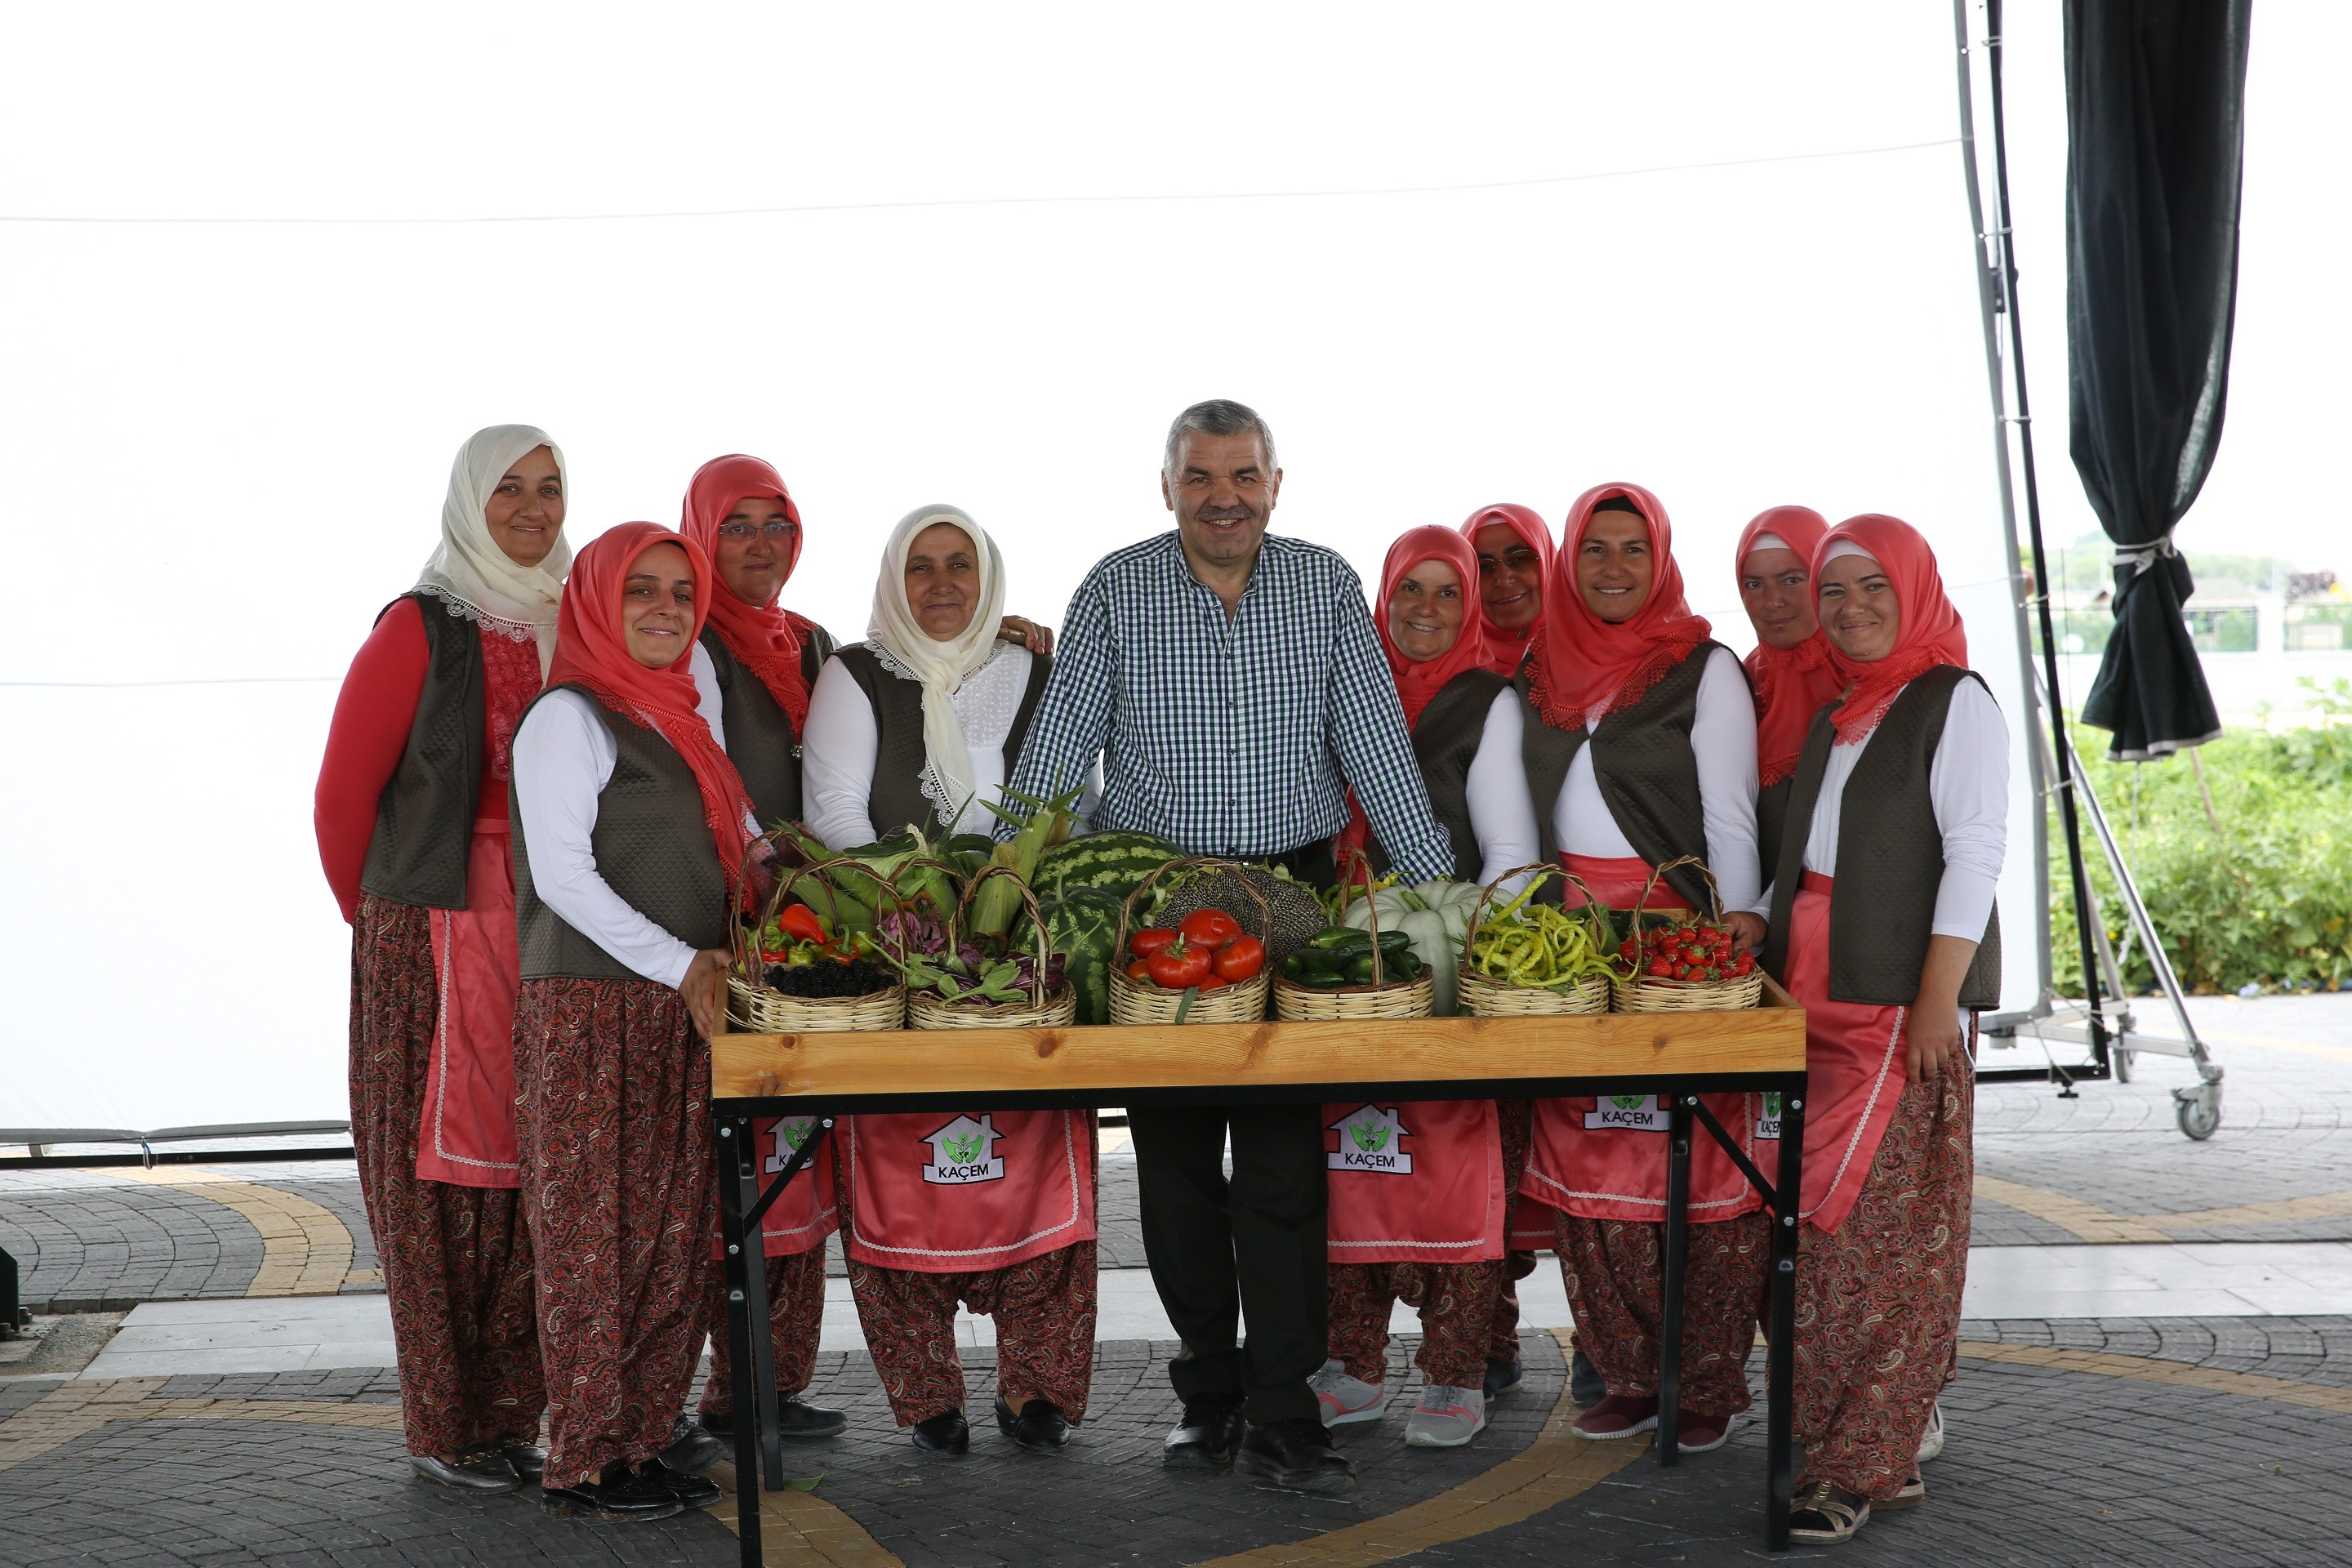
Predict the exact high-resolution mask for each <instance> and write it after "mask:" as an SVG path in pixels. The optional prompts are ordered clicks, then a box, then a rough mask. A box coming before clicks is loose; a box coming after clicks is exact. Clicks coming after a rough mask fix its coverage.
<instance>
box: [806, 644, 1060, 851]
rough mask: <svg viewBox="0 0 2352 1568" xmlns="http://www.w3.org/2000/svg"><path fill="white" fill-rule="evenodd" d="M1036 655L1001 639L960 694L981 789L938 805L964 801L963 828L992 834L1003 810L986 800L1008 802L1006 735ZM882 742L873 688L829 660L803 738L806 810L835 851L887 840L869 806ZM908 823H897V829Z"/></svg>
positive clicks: (957, 825)
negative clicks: (968, 798)
mask: <svg viewBox="0 0 2352 1568" xmlns="http://www.w3.org/2000/svg"><path fill="white" fill-rule="evenodd" d="M876 657H877V658H879V659H880V660H881V663H882V668H884V669H885V670H886V671H890V672H891V673H893V674H896V673H897V671H895V670H894V669H892V666H891V660H890V657H889V656H888V655H887V654H886V653H882V652H881V651H880V650H879V649H877V650H876ZM1030 659H1031V655H1030V652H1029V650H1028V649H1027V648H1025V647H1021V646H1020V645H1018V644H1016V643H1009V642H1000V643H998V644H997V645H996V651H995V652H994V653H993V654H992V655H990V656H989V660H988V662H987V663H986V664H984V665H982V667H981V668H980V670H979V672H978V673H977V674H975V675H974V676H972V678H971V679H969V680H967V681H965V682H964V683H963V685H962V687H961V689H959V690H958V691H957V692H956V694H955V699H954V702H955V710H956V717H957V718H958V719H959V720H961V721H962V723H963V741H964V744H965V745H966V746H968V747H970V748H971V779H972V784H973V786H974V792H973V795H972V799H971V804H969V805H965V804H964V803H963V802H961V801H950V802H946V803H941V802H938V801H933V802H932V805H934V806H935V807H937V808H938V809H939V810H940V814H941V815H942V816H944V815H945V814H946V812H947V811H948V810H950V809H952V808H953V807H955V806H958V805H961V806H963V810H962V812H961V815H960V816H957V818H956V820H955V822H954V824H953V831H955V832H957V833H986V832H987V831H988V830H989V829H990V828H992V827H993V826H996V814H995V813H993V812H992V811H990V810H989V809H988V807H987V806H985V805H982V804H981V803H982V801H989V800H993V801H998V802H1002V801H1003V791H1004V738H1005V736H1007V735H1009V734H1011V733H1012V732H1013V717H1014V715H1016V714H1017V713H1019V712H1020V710H1021V697H1022V694H1023V693H1024V692H1025V691H1026V690H1028V689H1029V665H1030ZM902 679H904V678H903V677H902ZM880 742H881V732H880V731H879V730H877V728H876V725H875V722H874V705H873V704H872V703H870V702H868V701H867V700H866V690H865V688H863V687H861V686H859V685H858V684H857V678H856V677H855V676H853V675H851V674H850V673H849V670H848V668H847V667H846V666H845V665H844V664H843V663H842V662H841V660H840V659H839V658H829V659H827V660H825V663H824V668H823V669H822V670H820V671H818V672H817V678H816V686H815V688H814V689H812V690H811V691H810V693H809V710H808V727H807V729H806V730H805V731H803V734H802V736H801V810H802V813H803V816H805V817H806V818H807V820H808V827H809V831H810V832H812V833H814V834H815V835H816V836H817V837H819V838H821V839H823V840H824V842H825V845H826V846H827V847H830V848H834V849H846V848H850V847H853V846H856V845H859V844H871V843H873V842H874V841H875V840H876V839H877V838H879V837H882V835H881V834H880V833H879V832H877V831H876V827H875V823H874V819H873V817H872V816H871V815H870V814H869V812H868V810H867V805H868V800H869V797H870V796H871V795H872V793H873V789H874V759H875V752H876V749H877V746H878V745H879V744H880ZM900 826H903V825H902V824H898V823H893V824H891V826H890V831H891V832H894V833H895V832H897V831H898V828H899V827H900Z"/></svg>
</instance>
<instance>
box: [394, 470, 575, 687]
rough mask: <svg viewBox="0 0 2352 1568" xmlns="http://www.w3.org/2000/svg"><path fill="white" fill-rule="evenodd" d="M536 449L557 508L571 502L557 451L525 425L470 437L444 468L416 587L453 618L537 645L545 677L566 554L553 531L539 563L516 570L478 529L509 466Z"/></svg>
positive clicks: (568, 561)
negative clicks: (550, 460) (437, 529)
mask: <svg viewBox="0 0 2352 1568" xmlns="http://www.w3.org/2000/svg"><path fill="white" fill-rule="evenodd" d="M536 447H546V448H547V449H548V450H549V451H550V452H551V453H553V454H554V456H555V471H556V474H557V475H558V477H560V478H562V479H563V481H564V500H566V502H567V503H568V502H569V501H570V500H571V494H572V487H571V476H570V475H569V474H568V473H567V472H566V470H565V468H564V467H563V448H562V447H559V446H557V445H556V444H555V443H554V442H553V441H551V440H550V439H549V438H548V435H547V432H546V431H544V430H541V429H536V428H534V427H533V426H529V425H493V426H490V427H489V428H488V429H487V430H477V431H475V432H474V434H473V435H472V436H471V437H468V438H467V442H466V444H465V445H464V446H462V447H458V448H457V461H456V462H455V463H453V464H451V465H450V468H449V493H448V496H447V497H446V499H445V500H443V501H442V502H441V543H440V546H439V548H437V549H436V550H435V551H434V552H433V559H431V560H430V561H427V562H426V563H425V572H424V574H423V575H421V576H419V577H418V578H417V579H416V586H417V588H418V590H419V591H420V592H423V593H426V594H432V595H437V596H438V597H439V598H440V599H441V600H442V601H443V603H445V604H446V605H448V607H449V613H450V614H451V615H453V616H466V617H467V618H468V619H471V620H483V621H492V622H495V623H497V624H498V625H499V628H500V629H501V630H503V631H505V632H506V633H507V635H509V637H513V638H514V639H515V640H516V641H517V642H520V641H521V640H522V639H523V638H524V637H536V638H537V639H538V641H539V670H540V673H541V675H545V674H546V673H547V667H548V662H549V661H550V660H551V659H552V658H554V657H555V614H556V610H557V609H558V607H559V606H561V605H562V603H563V574H564V573H565V572H566V571H567V570H569V569H570V567H571V565H572V546H571V545H569V544H567V543H566V542H564V539H563V534H562V531H561V530H558V531H557V532H556V535H555V543H554V545H553V547H552V548H551V549H550V550H549V551H548V552H547V558H546V559H545V560H544V561H541V563H539V564H538V565H536V566H518V565H516V564H515V563H514V561H513V559H512V558H511V557H509V555H508V554H507V552H505V551H503V550H501V549H499V542H498V541H497V540H496V539H494V538H492V537H491V535H490V525H489V524H488V522H487V521H483V517H482V511H483V508H484V507H485V506H486V505H487V504H488V501H489V499H490V493H491V492H492V491H493V490H495V489H498V488H499V480H500V479H504V478H505V477H506V471H507V470H508V469H509V468H512V467H514V464H515V459H517V458H520V457H522V456H523V455H524V454H526V453H528V452H530V451H531V450H532V449H534V448H536Z"/></svg>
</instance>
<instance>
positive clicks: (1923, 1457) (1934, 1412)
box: [1919, 1399, 1944, 1465]
mask: <svg viewBox="0 0 2352 1568" xmlns="http://www.w3.org/2000/svg"><path fill="white" fill-rule="evenodd" d="M1943 1451H1944V1402H1943V1401H1942V1400H1940V1399H1938V1400H1937V1401H1936V1403H1935V1404H1933V1405H1929V1406H1928V1407H1927V1435H1926V1436H1923V1437H1921V1438H1920V1439H1919V1463H1921V1464H1923V1465H1924V1464H1926V1463H1927V1461H1928V1460H1930V1459H1932V1458H1935V1457H1936V1456H1937V1455H1938V1454H1940V1453H1942V1452H1943Z"/></svg>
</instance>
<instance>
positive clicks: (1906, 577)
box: [572, 512, 1969, 742]
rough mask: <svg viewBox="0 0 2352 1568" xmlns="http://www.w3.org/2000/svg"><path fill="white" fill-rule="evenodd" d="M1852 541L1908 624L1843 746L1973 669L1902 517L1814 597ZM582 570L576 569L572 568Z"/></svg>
mask: <svg viewBox="0 0 2352 1568" xmlns="http://www.w3.org/2000/svg"><path fill="white" fill-rule="evenodd" d="M1841 539H1848V540H1852V541H1853V542H1854V543H1855V544H1857V545H1859V546H1861V548H1862V552H1863V553H1864V554H1865V555H1867V556H1869V557H1870V558H1871V559H1872V560H1873V561H1875V562H1877V563H1878V564H1879V565H1880V566H1881V567H1882V568H1884V569H1885V573H1886V579H1887V581H1888V582H1889V583H1890V584H1893V585H1894V588H1895V603H1896V604H1898V605H1902V606H1903V625H1902V626H1901V628H1900V629H1898V630H1897V631H1896V633H1895V648H1894V651H1893V652H1891V653H1889V654H1888V655H1887V656H1886V657H1885V658H1881V659H1873V660H1870V661H1868V662H1864V661H1863V660H1861V659H1853V658H1847V657H1846V656H1845V655H1844V654H1842V653H1840V652H1839V651H1838V650H1837V645H1836V644H1834V643H1832V644H1831V645H1830V668H1832V669H1834V670H1836V671H1837V675H1838V679H1840V680H1842V681H1851V682H1853V690H1852V691H1850V692H1848V693H1847V694H1846V700H1845V705H1844V706H1843V707H1842V708H1840V709H1839V710H1837V711H1836V712H1835V713H1834V714H1832V716H1831V721H1832V723H1834V724H1835V725H1836V726H1837V738H1838V739H1839V740H1840V741H1841V742H1847V741H1857V740H1860V739H1861V738H1862V737H1863V736H1864V735H1867V734H1868V733H1870V731H1871V729H1872V727H1873V726H1874V725H1875V724H1876V723H1877V722H1878V721H1879V720H1880V719H1881V718H1882V717H1883V716H1884V715H1885V712H1886V710H1887V706H1888V705H1889V704H1890V703H1892V702H1893V701H1894V700H1895V699H1896V698H1897V697H1899V696H1901V695H1902V694H1903V689H1904V688H1905V687H1906V686H1908V685H1910V684H1911V683H1912V682H1913V681H1915V680H1916V679H1919V678H1920V677H1921V676H1923V675H1925V674H1927V672H1928V671H1929V670H1931V669H1933V668H1936V667H1937V665H1939V664H1953V665H1958V666H1959V667H1960V668H1963V669H1965V668H1968V663H1969V634H1968V631H1967V628H1966V627H1964V626H1961V624H1960V612H1959V611H1958V610H1956V609H1954V608H1953V607H1952V601H1951V600H1950V599H1949V598H1948V596H1946V595H1945V593H1944V577H1943V574H1942V573H1940V572H1938V571H1937V569H1936V552H1934V551H1933V550H1931V549H1929V548H1928V547H1927V541H1926V540H1925V539H1922V538H1921V537H1920V536H1919V531H1918V530H1917V529H1916V528H1914V527H1912V526H1911V525H1910V524H1909V523H1907V522H1905V521H1903V520H1902V519H1901V518H1898V517H1885V516H1882V515H1880V514H1879V513H1876V512H1864V514H1863V515H1862V516H1860V517H1850V518H1847V519H1846V520H1845V521H1843V522H1841V523H1839V524H1838V525H1837V526H1836V527H1835V528H1832V529H1831V530H1830V531H1829V532H1827V533H1825V534H1823V535H1822V542H1821V544H1820V545H1819V546H1818V547H1817V548H1815V550H1814V551H1813V562H1812V572H1813V596H1814V599H1815V600H1816V602H1818V601H1819V599H1820V597H1821V591H1822V566H1823V565H1824V564H1825V563H1827V561H1828V559H1829V552H1830V546H1832V544H1835V543H1836V542H1838V541H1839V540H1841ZM572 570H573V571H575V572H576V571H578V570H579V568H578V567H576V566H575V567H574V568H572Z"/></svg>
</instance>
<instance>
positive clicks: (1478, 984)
mask: <svg viewBox="0 0 2352 1568" xmlns="http://www.w3.org/2000/svg"><path fill="white" fill-rule="evenodd" d="M1531 871H1532V872H1541V873H1544V874H1546V875H1549V876H1554V877H1559V878H1561V879H1565V880H1566V881H1568V882H1569V883H1570V884H1571V885H1573V886H1574V887H1575V888H1576V889H1577V890H1578V891H1579V892H1580V893H1582V894H1583V895H1584V901H1585V902H1586V903H1587V904H1588V905H1589V904H1591V902H1592V889H1590V888H1587V887H1586V886H1585V885H1584V881H1583V879H1581V878H1580V877H1579V876H1577V875H1576V873H1575V872H1573V871H1568V870H1563V869H1561V868H1559V867H1558V866H1554V865H1547V864H1544V863H1543V862H1541V861H1538V862H1537V863H1536V864H1535V865H1532V866H1520V867H1516V868H1513V869H1511V870H1508V871H1506V872H1504V873H1503V874H1502V875H1501V876H1499V877H1497V878H1496V879H1494V880H1493V881H1491V882H1489V883H1487V884H1486V887H1485V888H1484V889H1481V891H1480V892H1479V894H1478V904H1477V907H1476V908H1475V909H1473V910H1471V911H1470V923H1469V925H1468V926H1466V927H1465V928H1464V930H1463V934H1462V961H1461V963H1460V965H1459V967H1458V969H1457V971H1456V973H1455V978H1454V987H1455V990H1456V993H1457V994H1458V995H1459V996H1460V998H1461V1000H1460V1001H1459V1003H1458V1004H1457V1005H1456V1009H1455V1010H1456V1011H1458V1012H1461V1013H1465V1014H1467V1015H1469V1016H1471V1017H1473V1018H1527V1017H1534V1016H1538V1015H1559V1014H1588V1013H1606V1012H1607V1011H1609V976H1608V975H1607V974H1606V973H1601V972H1600V971H1595V972H1594V973H1591V974H1587V975H1584V976H1582V977H1580V978H1579V979H1577V980H1574V981H1571V982H1569V983H1568V984H1558V985H1513V984H1508V983H1507V982H1505V981H1501V980H1497V979H1496V978H1495V977H1494V976H1492V975H1490V974H1481V973H1478V972H1477V971H1476V970H1475V969H1473V968H1472V967H1471V966H1470V946H1471V943H1473V942H1476V941H1477V940H1478V931H1479V928H1480V927H1482V926H1484V925H1485V924H1486V904H1487V902H1488V900H1491V899H1493V898H1494V896H1495V889H1497V888H1499V887H1501V886H1502V885H1503V884H1504V883H1505V882H1507V881H1509V880H1510V879H1512V878H1514V877H1519V876H1525V875H1527V874H1528V872H1531Z"/></svg>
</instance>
